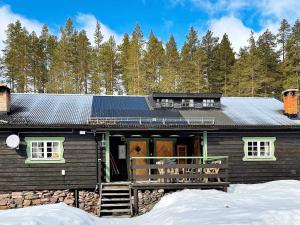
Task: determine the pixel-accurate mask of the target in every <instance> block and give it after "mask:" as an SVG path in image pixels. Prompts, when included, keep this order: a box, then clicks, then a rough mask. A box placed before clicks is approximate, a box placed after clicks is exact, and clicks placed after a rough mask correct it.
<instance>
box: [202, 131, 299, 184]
mask: <svg viewBox="0 0 300 225" xmlns="http://www.w3.org/2000/svg"><path fill="white" fill-rule="evenodd" d="M243 137H276V141H275V156H276V158H277V159H276V161H243V157H244V142H243V140H242V138H243ZM299 139H300V132H299V131H298V132H292V131H277V132H276V131H259V132H257V131H256V132H255V131H238V130H235V131H228V132H225V131H224V132H217V131H215V132H213V131H211V132H208V137H207V143H208V155H209V156H214V155H215V156H220V155H224V156H229V182H231V183H260V182H267V181H273V180H281V179H297V180H300V142H299Z"/></svg>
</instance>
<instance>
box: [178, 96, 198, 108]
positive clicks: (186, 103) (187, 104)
mask: <svg viewBox="0 0 300 225" xmlns="http://www.w3.org/2000/svg"><path fill="white" fill-rule="evenodd" d="M181 106H182V107H187V108H193V107H194V106H195V102H194V99H192V98H183V99H182V100H181Z"/></svg>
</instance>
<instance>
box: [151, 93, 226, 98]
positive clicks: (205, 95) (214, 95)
mask: <svg viewBox="0 0 300 225" xmlns="http://www.w3.org/2000/svg"><path fill="white" fill-rule="evenodd" d="M221 96H222V94H221V93H153V94H152V97H153V98H221Z"/></svg>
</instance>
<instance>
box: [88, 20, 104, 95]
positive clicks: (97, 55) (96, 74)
mask: <svg viewBox="0 0 300 225" xmlns="http://www.w3.org/2000/svg"><path fill="white" fill-rule="evenodd" d="M102 41H103V35H102V33H101V25H100V23H99V22H98V21H97V23H96V29H95V33H94V44H95V46H94V47H93V50H92V55H91V93H94V94H100V93H102V91H103V89H104V87H103V86H104V81H103V74H102V70H103V68H102Z"/></svg>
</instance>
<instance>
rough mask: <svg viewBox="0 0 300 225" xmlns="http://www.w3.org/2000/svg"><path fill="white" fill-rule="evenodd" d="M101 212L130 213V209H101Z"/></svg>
mask: <svg viewBox="0 0 300 225" xmlns="http://www.w3.org/2000/svg"><path fill="white" fill-rule="evenodd" d="M101 212H102V213H126V212H127V213H130V212H131V210H130V209H101Z"/></svg>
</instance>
